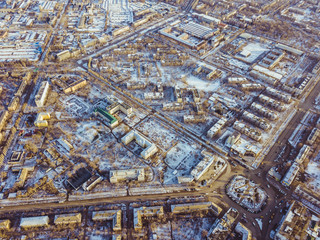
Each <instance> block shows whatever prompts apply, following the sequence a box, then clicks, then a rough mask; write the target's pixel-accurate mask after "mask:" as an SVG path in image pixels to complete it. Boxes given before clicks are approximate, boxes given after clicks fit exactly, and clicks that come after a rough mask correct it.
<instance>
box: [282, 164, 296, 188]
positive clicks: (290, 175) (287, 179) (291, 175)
mask: <svg viewBox="0 0 320 240" xmlns="http://www.w3.org/2000/svg"><path fill="white" fill-rule="evenodd" d="M299 170H300V167H299V164H298V163H296V162H294V163H293V164H292V165H291V167H290V168H289V170H288V171H287V172H286V175H285V176H284V178H283V179H282V181H281V183H282V184H283V185H285V186H290V185H291V184H292V182H293V180H294V179H295V178H296V176H297V174H298V172H299Z"/></svg>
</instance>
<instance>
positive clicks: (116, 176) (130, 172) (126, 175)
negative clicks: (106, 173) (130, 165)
mask: <svg viewBox="0 0 320 240" xmlns="http://www.w3.org/2000/svg"><path fill="white" fill-rule="evenodd" d="M122 181H138V182H143V181H145V171H144V168H139V169H125V170H111V171H110V182H111V183H118V182H122Z"/></svg>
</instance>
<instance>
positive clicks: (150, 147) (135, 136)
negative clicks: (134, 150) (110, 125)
mask: <svg viewBox="0 0 320 240" xmlns="http://www.w3.org/2000/svg"><path fill="white" fill-rule="evenodd" d="M133 140H136V142H137V143H138V144H139V145H140V146H141V147H143V148H145V149H144V150H143V151H142V152H141V156H142V157H143V158H144V159H147V158H149V157H151V156H153V155H154V154H155V153H156V152H157V151H158V148H157V146H156V145H155V144H154V143H152V142H151V141H149V140H147V139H146V138H145V137H143V136H142V135H141V134H140V133H138V132H137V131H135V130H133V131H131V132H129V133H128V134H127V135H125V136H124V137H122V138H121V141H122V142H123V143H124V144H125V145H128V144H129V143H130V142H131V141H133Z"/></svg>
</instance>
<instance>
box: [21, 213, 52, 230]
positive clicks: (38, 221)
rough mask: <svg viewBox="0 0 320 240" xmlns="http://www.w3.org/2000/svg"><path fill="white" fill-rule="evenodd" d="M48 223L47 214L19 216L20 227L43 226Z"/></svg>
mask: <svg viewBox="0 0 320 240" xmlns="http://www.w3.org/2000/svg"><path fill="white" fill-rule="evenodd" d="M48 225H49V217H48V216H40V217H24V218H21V222H20V227H21V228H34V227H45V226H48Z"/></svg>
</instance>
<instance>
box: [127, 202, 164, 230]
mask: <svg viewBox="0 0 320 240" xmlns="http://www.w3.org/2000/svg"><path fill="white" fill-rule="evenodd" d="M155 216H156V217H157V218H158V219H159V218H162V217H163V216H164V210H163V206H152V207H139V208H134V209H133V227H134V230H136V231H137V230H141V229H142V218H150V217H155Z"/></svg>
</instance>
